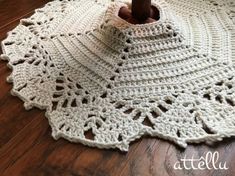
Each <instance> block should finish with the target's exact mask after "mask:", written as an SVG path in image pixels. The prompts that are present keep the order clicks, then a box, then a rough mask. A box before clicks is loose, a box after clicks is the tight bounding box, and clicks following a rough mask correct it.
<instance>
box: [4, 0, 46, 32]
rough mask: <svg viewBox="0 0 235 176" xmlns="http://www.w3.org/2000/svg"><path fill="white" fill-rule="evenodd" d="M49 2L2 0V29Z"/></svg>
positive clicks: (41, 0)
mask: <svg viewBox="0 0 235 176" xmlns="http://www.w3.org/2000/svg"><path fill="white" fill-rule="evenodd" d="M46 2H49V0H40V1H32V0H20V1H18V2H17V1H15V0H1V1H0V7H1V8H0V17H1V20H0V28H1V27H3V26H7V25H8V24H10V23H11V22H12V21H15V20H17V19H19V18H23V17H24V16H25V14H27V13H29V12H31V11H33V10H34V9H35V8H39V7H40V6H42V5H44V4H45V3H46Z"/></svg>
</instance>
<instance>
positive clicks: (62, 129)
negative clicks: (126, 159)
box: [1, 0, 235, 151]
mask: <svg viewBox="0 0 235 176" xmlns="http://www.w3.org/2000/svg"><path fill="white" fill-rule="evenodd" d="M127 5H128V2H125V3H123V2H120V1H119V2H118V1H115V2H111V1H110V0H97V1H95V0H55V1H53V2H50V3H48V4H47V5H46V6H45V7H43V8H41V9H37V10H36V12H35V14H34V15H33V16H31V17H30V18H27V19H22V20H21V23H20V24H19V25H18V26H17V27H16V28H15V29H14V30H12V31H10V32H9V34H8V37H7V39H5V40H4V41H3V42H2V48H3V53H4V54H3V55H2V57H1V58H2V59H5V60H8V61H9V63H8V66H9V67H10V68H12V69H13V71H12V74H11V75H10V76H9V77H8V79H7V80H8V81H9V82H12V83H13V89H12V94H13V95H16V96H18V97H20V98H21V99H22V100H23V101H24V105H25V108H26V109H31V108H32V107H38V108H40V109H45V110H46V117H47V118H48V120H49V123H50V125H51V128H52V136H53V137H54V138H55V139H58V138H61V137H63V138H66V139H67V140H69V141H72V142H80V143H83V144H85V145H89V146H96V147H99V148H119V149H120V150H122V151H127V150H128V147H129V143H130V142H131V141H134V140H136V139H137V138H140V137H141V136H143V135H151V136H156V137H159V138H163V139H167V140H170V141H173V142H174V143H176V144H178V145H180V146H181V147H186V146H187V143H199V142H206V143H212V142H214V141H220V140H222V138H224V137H230V136H234V135H235V64H234V62H235V25H234V24H235V3H234V1H233V0H221V1H220V0H156V1H153V5H154V6H156V7H157V8H158V9H159V11H160V20H159V21H157V22H154V23H150V24H145V25H132V24H129V23H127V22H125V21H124V20H122V19H121V18H119V17H118V11H119V9H120V7H122V6H127ZM16 120H17V119H16Z"/></svg>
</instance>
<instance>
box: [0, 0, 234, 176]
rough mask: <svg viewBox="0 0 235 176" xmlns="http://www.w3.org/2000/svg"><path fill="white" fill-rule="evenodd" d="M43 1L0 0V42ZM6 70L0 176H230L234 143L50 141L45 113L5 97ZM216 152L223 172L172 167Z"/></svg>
mask: <svg viewBox="0 0 235 176" xmlns="http://www.w3.org/2000/svg"><path fill="white" fill-rule="evenodd" d="M46 2H48V0H18V1H16V0H0V40H3V39H4V38H5V37H6V33H7V32H8V31H9V30H12V29H13V28H14V27H15V26H16V25H17V24H18V23H19V19H21V18H24V17H28V16H30V15H31V14H32V13H33V10H34V9H35V8H38V7H41V6H42V5H44V4H45V3H46ZM10 72H11V70H10V69H8V68H7V66H6V62H3V61H0V175H4V176H18V175H22V176H31V175H32V176H91V175H94V176H119V175H120V176H150V175H151V176H194V175H197V176H235V167H234V166H235V139H234V138H232V139H231V138H230V139H226V140H224V141H223V142H220V143H217V144H215V145H214V146H213V147H212V146H207V145H205V144H200V145H189V147H188V148H187V149H186V150H182V149H180V148H178V147H176V146H175V145H173V144H171V143H169V142H167V141H164V140H160V139H157V138H149V137H145V138H142V139H140V140H138V141H136V142H134V143H132V144H131V147H130V150H129V152H128V153H122V152H120V151H118V150H101V149H97V148H90V147H86V146H84V145H81V144H72V143H69V142H68V141H65V140H63V139H60V140H58V141H55V140H53V138H52V137H51V129H50V127H49V125H48V122H47V119H46V118H45V116H44V111H40V110H38V109H33V110H30V111H26V110H25V109H24V107H23V103H22V102H21V100H19V99H18V98H17V97H13V96H11V95H10V90H11V88H12V85H11V84H8V83H6V81H5V80H6V77H7V76H8V75H9V74H10ZM208 151H211V152H214V151H218V152H219V155H220V156H219V162H222V163H224V162H226V164H227V167H229V169H228V170H215V169H211V170H209V169H205V170H192V169H191V170H186V169H184V170H175V169H174V164H175V163H176V162H177V161H179V160H180V159H182V158H184V156H185V155H186V156H187V157H188V158H192V156H193V155H194V157H195V158H200V157H201V156H205V154H206V153H207V152H208Z"/></svg>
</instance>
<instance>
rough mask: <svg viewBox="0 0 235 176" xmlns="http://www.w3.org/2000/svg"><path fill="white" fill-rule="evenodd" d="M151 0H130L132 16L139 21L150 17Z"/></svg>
mask: <svg viewBox="0 0 235 176" xmlns="http://www.w3.org/2000/svg"><path fill="white" fill-rule="evenodd" d="M150 10H151V0H132V16H133V17H134V18H136V19H137V20H139V21H145V20H146V19H147V18H148V17H150Z"/></svg>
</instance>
